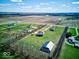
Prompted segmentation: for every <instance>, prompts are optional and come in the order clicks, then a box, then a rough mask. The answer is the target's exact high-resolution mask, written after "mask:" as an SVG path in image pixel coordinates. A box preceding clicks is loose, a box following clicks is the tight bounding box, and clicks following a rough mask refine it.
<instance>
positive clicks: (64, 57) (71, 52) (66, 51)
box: [59, 28, 79, 59]
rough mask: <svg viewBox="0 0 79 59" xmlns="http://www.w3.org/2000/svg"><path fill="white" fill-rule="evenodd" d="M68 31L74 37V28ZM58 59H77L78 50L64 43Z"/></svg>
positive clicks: (78, 55) (78, 58)
mask: <svg viewBox="0 0 79 59" xmlns="http://www.w3.org/2000/svg"><path fill="white" fill-rule="evenodd" d="M68 31H69V32H71V33H72V35H73V36H75V35H76V31H75V28H70V29H69V30H68ZM59 59H79V49H77V48H74V47H73V46H70V45H67V44H66V43H65V42H64V44H63V47H62V50H61V53H60V56H59Z"/></svg>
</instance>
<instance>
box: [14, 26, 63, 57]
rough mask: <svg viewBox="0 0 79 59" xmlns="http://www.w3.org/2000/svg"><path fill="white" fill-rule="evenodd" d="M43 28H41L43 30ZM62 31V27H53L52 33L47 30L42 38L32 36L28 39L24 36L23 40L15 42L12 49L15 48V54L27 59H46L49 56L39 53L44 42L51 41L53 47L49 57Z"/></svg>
mask: <svg viewBox="0 0 79 59" xmlns="http://www.w3.org/2000/svg"><path fill="white" fill-rule="evenodd" d="M45 28H46V27H45ZM45 28H43V30H44V29H45ZM63 30H64V28H63V27H55V30H54V31H50V30H49V29H48V30H47V31H45V34H44V36H43V37H38V36H36V35H35V34H32V35H30V36H28V37H27V36H26V37H25V38H23V39H21V40H19V41H18V42H16V44H14V45H13V48H16V51H17V53H21V54H23V55H28V56H29V59H30V58H32V59H40V57H41V59H48V56H49V54H48V53H45V52H42V51H40V48H41V47H42V45H43V44H44V43H45V42H47V41H52V42H53V43H54V45H55V46H54V48H53V50H52V52H51V53H50V55H52V54H53V51H54V49H55V47H56V44H57V43H58V41H59V38H60V36H61V34H62V33H63Z"/></svg>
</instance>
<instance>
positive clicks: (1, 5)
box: [0, 4, 11, 7]
mask: <svg viewBox="0 0 79 59" xmlns="http://www.w3.org/2000/svg"><path fill="white" fill-rule="evenodd" d="M10 5H11V4H0V7H5V6H10Z"/></svg>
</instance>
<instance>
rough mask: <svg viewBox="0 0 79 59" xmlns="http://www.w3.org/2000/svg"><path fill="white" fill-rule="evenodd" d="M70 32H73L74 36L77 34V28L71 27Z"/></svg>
mask: <svg viewBox="0 0 79 59" xmlns="http://www.w3.org/2000/svg"><path fill="white" fill-rule="evenodd" d="M68 32H71V34H72V36H75V35H77V33H76V29H75V28H69V30H68Z"/></svg>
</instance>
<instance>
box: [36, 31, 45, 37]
mask: <svg viewBox="0 0 79 59" xmlns="http://www.w3.org/2000/svg"><path fill="white" fill-rule="evenodd" d="M43 35H44V32H42V31H39V32H37V34H36V36H43Z"/></svg>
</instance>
